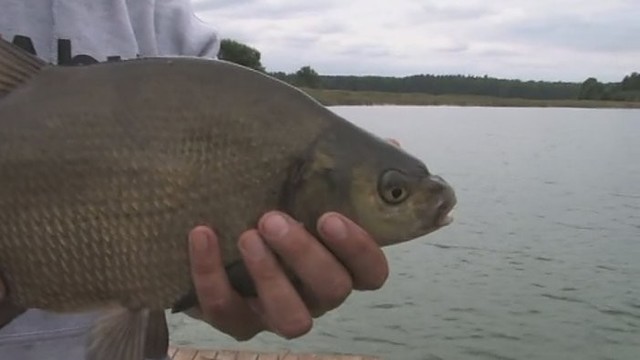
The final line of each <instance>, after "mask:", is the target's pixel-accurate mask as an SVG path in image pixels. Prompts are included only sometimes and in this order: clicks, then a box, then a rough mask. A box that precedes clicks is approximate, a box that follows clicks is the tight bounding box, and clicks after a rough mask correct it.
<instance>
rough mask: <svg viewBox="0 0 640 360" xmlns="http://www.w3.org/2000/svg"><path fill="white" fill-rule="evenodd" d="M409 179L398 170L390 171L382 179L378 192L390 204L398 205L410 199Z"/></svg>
mask: <svg viewBox="0 0 640 360" xmlns="http://www.w3.org/2000/svg"><path fill="white" fill-rule="evenodd" d="M407 185H408V184H407V178H406V176H405V175H404V174H402V173H401V172H399V171H397V170H388V171H386V172H385V173H384V174H382V176H381V177H380V181H379V183H378V192H379V193H380V197H381V198H382V200H384V201H385V202H386V203H388V204H392V205H397V204H400V203H402V202H403V201H405V200H406V199H407V198H408V197H409V188H408V186H407Z"/></svg>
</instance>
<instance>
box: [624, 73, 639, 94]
mask: <svg viewBox="0 0 640 360" xmlns="http://www.w3.org/2000/svg"><path fill="white" fill-rule="evenodd" d="M621 85H622V90H625V91H633V90H637V91H640V74H639V73H637V72H633V73H631V75H627V76H625V77H624V79H623V80H622V84H621Z"/></svg>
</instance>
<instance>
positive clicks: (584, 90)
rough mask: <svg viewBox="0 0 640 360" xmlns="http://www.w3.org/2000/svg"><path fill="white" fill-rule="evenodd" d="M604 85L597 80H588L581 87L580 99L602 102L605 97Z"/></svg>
mask: <svg viewBox="0 0 640 360" xmlns="http://www.w3.org/2000/svg"><path fill="white" fill-rule="evenodd" d="M604 90H605V88H604V85H603V84H602V83H601V82H599V81H598V80H597V79H596V78H592V77H590V78H588V79H587V80H585V81H584V82H583V83H582V86H580V92H579V93H578V99H584V100H600V99H602V97H603V95H604V92H605V91H604Z"/></svg>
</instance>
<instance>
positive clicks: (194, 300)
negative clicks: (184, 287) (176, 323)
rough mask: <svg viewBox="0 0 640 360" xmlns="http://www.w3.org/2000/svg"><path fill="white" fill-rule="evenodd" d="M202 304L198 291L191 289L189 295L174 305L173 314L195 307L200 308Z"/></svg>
mask: <svg viewBox="0 0 640 360" xmlns="http://www.w3.org/2000/svg"><path fill="white" fill-rule="evenodd" d="M199 304H200V302H199V301H198V295H197V294H196V289H194V288H191V290H189V292H188V293H186V294H185V295H184V296H182V297H181V298H180V299H178V301H176V302H175V304H173V306H172V307H171V313H178V312H183V311H186V310H189V309H190V308H192V307H194V306H198V305H199Z"/></svg>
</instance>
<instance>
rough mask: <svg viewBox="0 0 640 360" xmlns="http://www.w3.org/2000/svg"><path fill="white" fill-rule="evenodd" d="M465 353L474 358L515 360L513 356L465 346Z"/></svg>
mask: <svg viewBox="0 0 640 360" xmlns="http://www.w3.org/2000/svg"><path fill="white" fill-rule="evenodd" d="M465 353H467V354H469V355H471V356H473V357H474V358H484V359H494V360H516V359H515V358H512V357H507V356H503V355H499V354H496V353H494V352H492V351H488V350H479V349H471V348H467V349H466V351H465Z"/></svg>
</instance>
